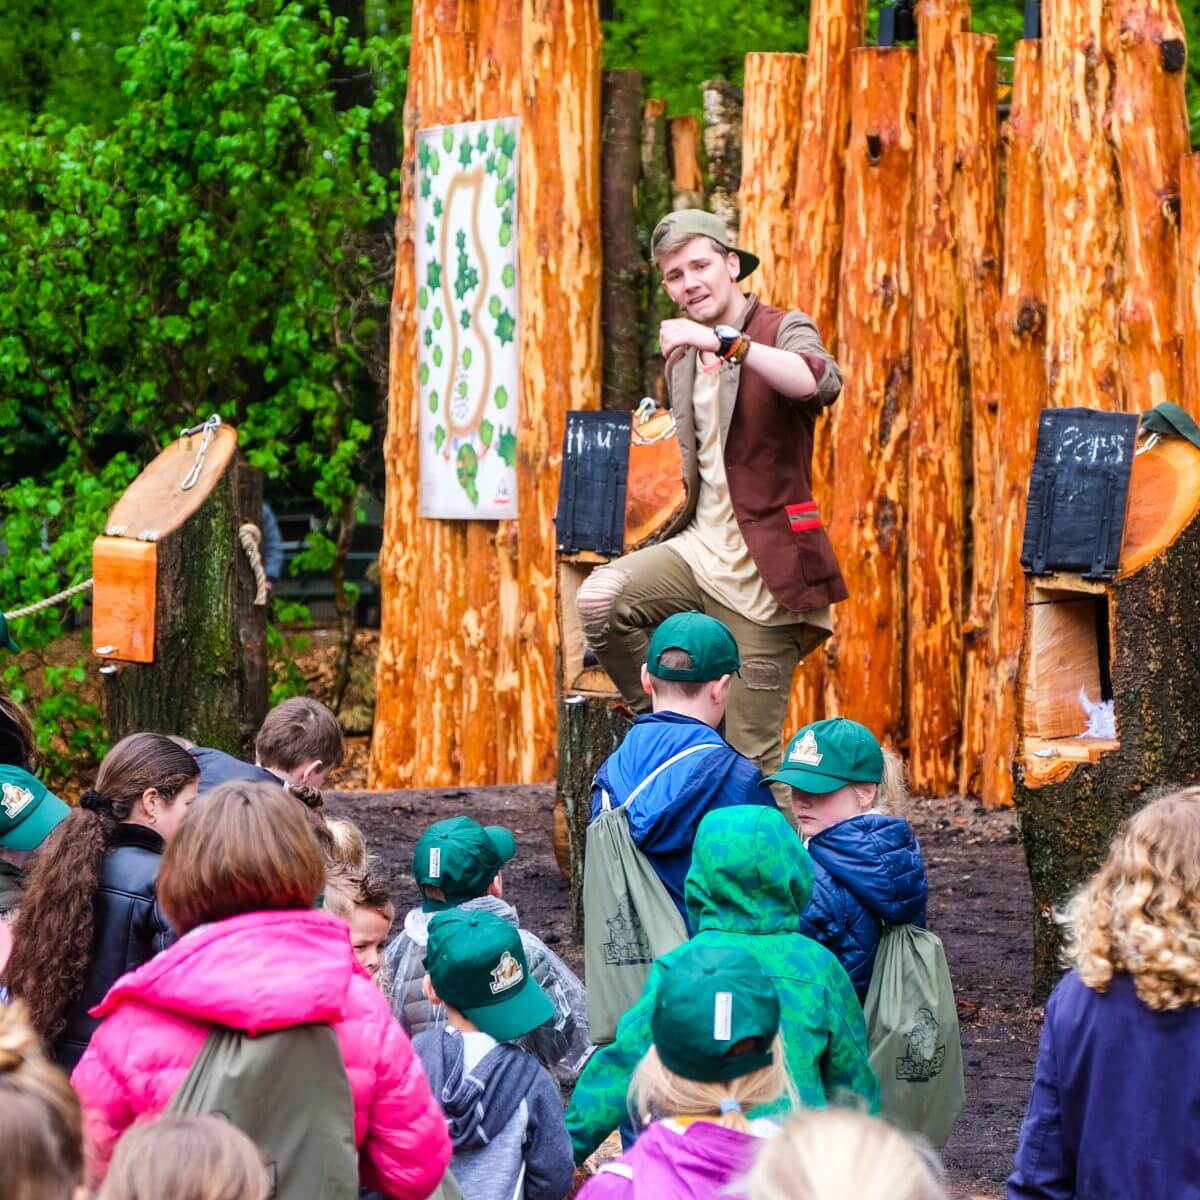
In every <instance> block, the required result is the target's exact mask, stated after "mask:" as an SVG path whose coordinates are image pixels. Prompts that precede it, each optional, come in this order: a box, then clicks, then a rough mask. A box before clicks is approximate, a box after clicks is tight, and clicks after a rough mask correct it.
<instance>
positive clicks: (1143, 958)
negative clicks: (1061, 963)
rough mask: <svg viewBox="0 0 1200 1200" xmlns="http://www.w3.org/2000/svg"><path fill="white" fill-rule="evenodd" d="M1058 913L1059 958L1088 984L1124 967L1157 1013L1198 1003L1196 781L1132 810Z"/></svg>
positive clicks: (1098, 985) (1199, 824) (1096, 985)
mask: <svg viewBox="0 0 1200 1200" xmlns="http://www.w3.org/2000/svg"><path fill="white" fill-rule="evenodd" d="M1060 920H1062V922H1063V924H1064V925H1065V927H1066V947H1065V959H1066V964H1067V966H1069V967H1074V968H1075V970H1076V972H1077V973H1078V975H1079V977H1080V979H1081V980H1082V981H1083V982H1084V983H1085V984H1086V985H1087V986H1088V987H1090V988H1092V989H1093V990H1095V991H1098V992H1103V991H1104V990H1105V989H1106V988H1107V987H1108V984H1109V982H1110V981H1111V980H1112V977H1113V975H1114V974H1116V973H1117V972H1118V971H1125V972H1127V973H1128V974H1129V975H1130V976H1131V977H1132V979H1133V984H1134V987H1135V988H1136V989H1137V994H1138V996H1139V997H1140V998H1141V1000H1142V1002H1143V1003H1144V1004H1146V1005H1147V1006H1148V1007H1150V1008H1152V1009H1154V1010H1155V1011H1157V1012H1168V1011H1170V1010H1171V1009H1176V1008H1182V1007H1183V1006H1184V1005H1189V1004H1192V1005H1200V787H1190V788H1185V789H1184V790H1183V791H1179V792H1174V793H1172V794H1171V795H1169V796H1163V797H1161V798H1160V799H1158V800H1154V801H1152V802H1151V803H1149V804H1147V805H1146V807H1145V808H1143V809H1142V810H1141V811H1140V812H1138V813H1135V814H1134V816H1132V817H1131V818H1130V819H1129V820H1128V821H1127V822H1126V823H1125V824H1124V826H1123V827H1122V828H1121V831H1120V832H1119V833H1118V834H1117V836H1116V838H1115V840H1114V841H1113V844H1112V847H1111V848H1110V850H1109V852H1108V858H1107V859H1106V860H1105V863H1104V865H1103V866H1102V867H1101V868H1100V870H1099V871H1097V872H1096V874H1095V875H1094V876H1093V877H1092V878H1091V879H1090V880H1089V881H1088V883H1087V884H1085V885H1084V887H1083V888H1081V889H1080V891H1079V892H1078V893H1077V894H1076V895H1075V896H1074V898H1073V899H1072V900H1071V901H1070V903H1069V904H1068V906H1067V908H1066V911H1065V913H1064V914H1063V915H1062V916H1061V917H1060Z"/></svg>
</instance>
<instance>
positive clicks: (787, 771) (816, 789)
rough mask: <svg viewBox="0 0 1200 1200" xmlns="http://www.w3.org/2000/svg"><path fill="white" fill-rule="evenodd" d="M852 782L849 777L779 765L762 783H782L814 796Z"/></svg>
mask: <svg viewBox="0 0 1200 1200" xmlns="http://www.w3.org/2000/svg"><path fill="white" fill-rule="evenodd" d="M851 782H853V781H852V780H849V779H835V778H834V777H833V776H832V775H822V774H820V773H819V772H817V771H805V770H803V769H802V768H800V767H780V769H779V770H778V771H776V772H775V774H774V775H768V776H767V777H766V778H765V779H764V780H763V783H764V784H768V783H782V784H786V785H787V786H788V787H794V788H795V789H796V790H797V791H800V792H810V793H811V794H812V795H814V796H823V795H825V794H826V793H827V792H836V791H837V790H838V788H844V787H845V786H846V784H848V783H851Z"/></svg>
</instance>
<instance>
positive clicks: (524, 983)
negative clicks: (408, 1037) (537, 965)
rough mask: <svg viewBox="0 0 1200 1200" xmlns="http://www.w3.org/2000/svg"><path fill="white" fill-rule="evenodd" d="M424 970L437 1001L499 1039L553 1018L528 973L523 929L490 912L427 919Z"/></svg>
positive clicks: (445, 914)
mask: <svg viewBox="0 0 1200 1200" xmlns="http://www.w3.org/2000/svg"><path fill="white" fill-rule="evenodd" d="M425 970H427V971H428V972H429V976H430V978H431V979H432V980H433V990H434V991H435V992H437V994H438V997H439V998H440V999H441V1000H443V1001H445V1002H446V1003H447V1004H449V1005H451V1006H452V1007H453V1008H457V1009H458V1011H459V1012H460V1013H462V1015H463V1016H464V1017H466V1018H467V1020H468V1021H471V1022H472V1023H473V1024H475V1025H478V1026H479V1028H480V1029H482V1030H483V1032H484V1033H486V1034H490V1035H491V1036H492V1037H494V1038H495V1039H496V1041H498V1042H511V1041H514V1040H515V1039H516V1038H519V1037H524V1036H525V1034H527V1033H532V1032H533V1030H535V1029H536V1028H537V1027H538V1026H539V1025H544V1024H545V1023H546V1022H547V1021H549V1020H550V1019H551V1018H552V1017H553V1016H554V1005H553V1004H551V1003H550V999H549V997H548V996H547V995H546V993H545V992H543V991H542V989H541V987H539V986H538V983H537V981H536V980H535V979H534V978H533V976H532V975H530V973H529V964H528V962H526V960H525V948H524V946H522V945H521V931H520V930H519V929H517V928H516V926H515V925H510V924H509V923H508V922H507V921H506V920H504V919H503V918H502V917H498V916H496V915H495V914H494V913H486V912H469V911H468V910H466V909H463V908H452V909H449V910H447V911H446V912H440V913H438V914H437V915H436V916H435V917H434V918H433V919H432V920H431V921H430V922H429V943H428V946H427V947H426V950H425Z"/></svg>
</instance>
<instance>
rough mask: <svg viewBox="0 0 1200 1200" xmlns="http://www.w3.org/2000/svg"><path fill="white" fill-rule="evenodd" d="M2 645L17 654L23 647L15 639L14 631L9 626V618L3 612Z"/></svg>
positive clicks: (0, 638) (0, 639)
mask: <svg viewBox="0 0 1200 1200" xmlns="http://www.w3.org/2000/svg"><path fill="white" fill-rule="evenodd" d="M0 646H3V647H4V649H5V650H11V651H12V652H13V653H14V654H16V653H17V652H18V651H19V650H20V649H21V647H20V646H18V645H17V643H16V642H15V641H14V640H13V635H12V632H11V631H10V630H9V628H8V620H7V618H6V617H5V616H4V614H3V613H0Z"/></svg>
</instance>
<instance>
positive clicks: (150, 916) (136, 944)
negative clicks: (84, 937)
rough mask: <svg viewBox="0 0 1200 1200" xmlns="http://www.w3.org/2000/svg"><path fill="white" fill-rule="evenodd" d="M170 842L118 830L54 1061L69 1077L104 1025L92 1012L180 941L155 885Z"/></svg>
mask: <svg viewBox="0 0 1200 1200" xmlns="http://www.w3.org/2000/svg"><path fill="white" fill-rule="evenodd" d="M165 846H166V843H165V842H164V841H163V840H162V838H161V837H159V836H158V834H157V833H155V832H154V830H153V829H149V828H148V827H147V826H145V825H131V824H121V825H118V826H117V831H116V835H115V836H114V839H113V847H112V849H111V850H110V851H109V852H108V853H107V854H106V855H105V856H104V862H103V864H102V865H101V867H100V884H99V886H98V887H97V889H96V916H95V943H94V946H95V948H94V950H93V953H92V963H91V966H89V967H88V973H87V977H86V979H85V980H84V983H83V991H82V992H81V993H80V995H79V997H78V998H77V999H76V1000H75V1002H74V1003H73V1004H72V1005H71V1006H70V1007H69V1008H68V1009H67V1024H66V1028H65V1029H64V1030H63V1032H62V1034H61V1036H60V1037H59V1039H58V1042H57V1043H56V1044H55V1047H54V1057H55V1059H56V1060H57V1062H58V1064H59V1066H61V1067H62V1068H63V1070H65V1071H67V1072H68V1073H69V1072H71V1071H73V1070H74V1069H75V1064H76V1063H78V1062H79V1060H80V1059H81V1058H82V1057H83V1052H84V1051H85V1050H86V1049H87V1045H88V1042H89V1041H90V1040H91V1037H92V1034H93V1033H94V1032H95V1030H96V1027H97V1026H98V1025H99V1024H100V1022H99V1021H97V1020H96V1019H95V1017H90V1016H88V1009H89V1008H92V1007H93V1006H95V1005H97V1004H99V1003H100V1001H101V1000H103V999H104V997H105V995H107V993H108V989H109V988H110V987H112V985H113V984H114V983H116V981H117V980H118V979H119V978H120V977H121V976H122V975H124V974H125V972H126V971H132V970H133V969H134V968H135V967H140V966H141V965H142V963H144V962H147V961H148V960H149V959H151V958H153V957H154V956H155V955H156V954H157V953H158V952H159V951H160V950H164V949H165V948H166V947H167V946H169V945H170V944H171V943H172V942H173V941H174V940H175V934H174V932H173V931H172V929H171V927H170V925H168V924H167V919H166V917H164V916H163V914H162V911H161V910H160V909H159V907H158V901H157V900H156V899H155V896H154V881H155V879H156V878H157V877H158V868H159V866H160V865H161V864H162V853H163V849H164V848H165Z"/></svg>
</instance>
